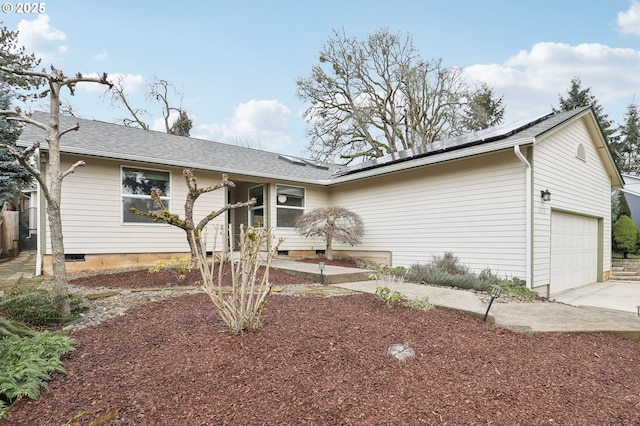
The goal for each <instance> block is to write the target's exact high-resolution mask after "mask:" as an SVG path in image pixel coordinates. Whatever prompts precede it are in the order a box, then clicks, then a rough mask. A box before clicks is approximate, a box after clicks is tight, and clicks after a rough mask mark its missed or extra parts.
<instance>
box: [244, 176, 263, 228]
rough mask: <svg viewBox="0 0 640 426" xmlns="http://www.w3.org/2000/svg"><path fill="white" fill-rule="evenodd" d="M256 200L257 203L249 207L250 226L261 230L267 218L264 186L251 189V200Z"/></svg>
mask: <svg viewBox="0 0 640 426" xmlns="http://www.w3.org/2000/svg"><path fill="white" fill-rule="evenodd" d="M252 198H255V199H256V203H255V204H254V205H252V206H250V207H249V226H253V227H256V228H261V227H263V226H265V224H266V219H267V217H266V216H265V209H264V185H258V186H252V187H251V188H249V198H248V199H249V200H251V199H252Z"/></svg>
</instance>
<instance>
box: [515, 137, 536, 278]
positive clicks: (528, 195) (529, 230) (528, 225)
mask: <svg viewBox="0 0 640 426" xmlns="http://www.w3.org/2000/svg"><path fill="white" fill-rule="evenodd" d="M513 152H514V153H515V154H516V157H518V160H520V162H521V163H522V164H524V167H525V175H524V176H525V215H524V217H525V238H524V239H525V249H524V253H525V254H524V256H525V267H524V268H525V281H526V283H527V288H529V289H531V288H532V287H531V286H532V285H533V282H532V277H531V270H532V267H531V266H532V265H531V241H532V235H533V224H532V222H531V200H532V197H533V196H532V189H531V164H530V163H529V161H527V159H526V158H525V157H524V155H522V152H521V151H520V145H515V146H514V147H513Z"/></svg>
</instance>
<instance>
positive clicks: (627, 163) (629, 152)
mask: <svg viewBox="0 0 640 426" xmlns="http://www.w3.org/2000/svg"><path fill="white" fill-rule="evenodd" d="M612 147H613V149H614V151H615V154H616V155H615V158H616V164H617V165H618V168H619V169H620V171H621V172H624V173H630V174H634V175H638V174H640V152H639V150H640V115H638V106H637V105H636V104H635V103H634V102H633V101H632V102H631V103H630V104H629V105H628V106H627V112H626V113H625V115H624V124H623V125H621V126H619V127H618V138H617V140H616V141H615V143H613V144H612Z"/></svg>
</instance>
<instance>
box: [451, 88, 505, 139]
mask: <svg viewBox="0 0 640 426" xmlns="http://www.w3.org/2000/svg"><path fill="white" fill-rule="evenodd" d="M504 113H505V106H504V104H503V103H502V97H500V98H499V99H496V98H495V95H494V93H493V89H492V88H491V87H489V85H488V84H486V83H484V82H483V83H480V85H479V86H478V88H477V89H476V91H475V92H474V93H472V95H471V97H470V99H469V102H468V103H467V104H466V105H465V106H464V112H463V117H462V120H461V124H462V128H463V129H464V130H465V131H475V130H482V129H487V128H489V127H493V126H496V125H498V124H500V123H502V121H503V120H504Z"/></svg>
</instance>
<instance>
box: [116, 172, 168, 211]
mask: <svg viewBox="0 0 640 426" xmlns="http://www.w3.org/2000/svg"><path fill="white" fill-rule="evenodd" d="M121 187H122V221H123V222H124V223H152V222H151V219H150V218H148V217H146V216H141V215H139V214H135V213H132V212H131V211H129V209H130V208H131V207H135V208H136V209H138V210H141V211H144V212H146V211H150V210H155V211H160V208H159V207H158V205H157V204H156V203H155V201H153V200H152V199H151V189H152V188H155V189H157V190H158V194H159V195H160V199H161V200H162V202H163V203H164V205H165V207H166V208H167V209H169V210H170V209H171V206H170V202H171V198H170V196H171V191H170V173H169V172H163V171H159V170H148V169H134V168H131V167H123V168H122V184H121Z"/></svg>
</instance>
